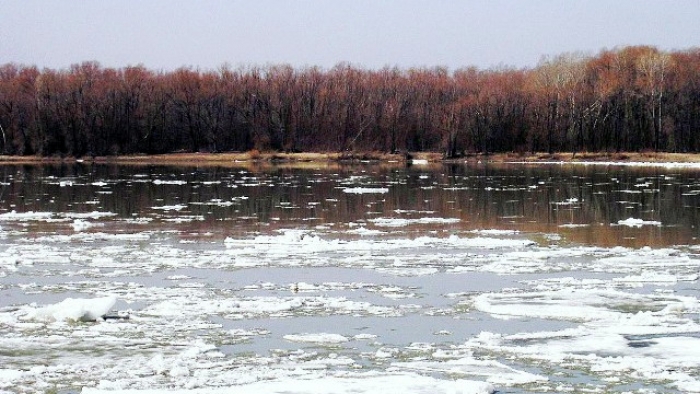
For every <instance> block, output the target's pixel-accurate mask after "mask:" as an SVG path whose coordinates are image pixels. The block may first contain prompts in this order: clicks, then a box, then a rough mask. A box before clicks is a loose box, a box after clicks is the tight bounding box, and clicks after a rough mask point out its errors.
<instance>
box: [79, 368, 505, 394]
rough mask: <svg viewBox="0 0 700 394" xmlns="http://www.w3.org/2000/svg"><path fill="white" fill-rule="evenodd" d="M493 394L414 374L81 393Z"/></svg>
mask: <svg viewBox="0 0 700 394" xmlns="http://www.w3.org/2000/svg"><path fill="white" fill-rule="evenodd" d="M231 392H235V393H236V394H259V393H269V394H330V393H333V394H386V393H431V394H454V393H460V394H490V393H493V392H494V386H493V385H492V384H490V383H486V382H477V381H471V380H462V379H458V380H442V379H435V378H432V377H428V376H422V375H418V374H415V373H410V372H408V373H382V374H379V373H375V372H371V373H363V374H360V373H354V374H347V375H345V376H326V375H324V374H319V375H311V376H309V377H295V376H290V377H289V378H282V379H276V380H272V381H259V382H254V383H248V384H242V385H235V386H230V387H219V388H206V389H172V388H168V389H143V390H138V389H132V390H129V389H121V390H119V389H117V390H114V389H104V390H102V389H97V388H89V387H85V388H83V391H82V394H228V393H231Z"/></svg>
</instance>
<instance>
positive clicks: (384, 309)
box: [0, 165, 700, 394]
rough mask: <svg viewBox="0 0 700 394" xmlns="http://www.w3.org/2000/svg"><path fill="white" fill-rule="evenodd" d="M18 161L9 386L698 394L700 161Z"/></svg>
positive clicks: (6, 389) (1, 359) (7, 279)
mask: <svg viewBox="0 0 700 394" xmlns="http://www.w3.org/2000/svg"><path fill="white" fill-rule="evenodd" d="M0 171H1V172H2V185H0V188H1V190H0V393H61V394H69V393H73V394H75V393H85V394H88V393H91V394H97V393H142V394H145V393H168V394H173V393H174V394H181V393H182V394H185V393H190V394H193V393H197V394H208V393H222V394H223V393H230V392H236V393H299V394H301V393H382V394H385V393H464V394H467V393H493V392H496V393H545V392H548V393H552V392H556V393H617V392H619V393H698V392H700V317H699V316H700V304H699V303H698V297H699V296H700V293H699V286H698V274H699V273H700V271H699V270H700V268H699V264H698V263H699V262H700V255H699V253H700V248H699V247H698V246H697V236H698V234H699V233H700V230H699V229H698V224H699V221H700V212H699V209H700V200H699V198H700V197H698V196H699V195H700V171H698V170H693V169H685V168H681V167H668V168H665V167H654V168H648V167H630V166H625V167H623V166H614V165H596V166H561V165H540V166H528V165H486V166H484V165H471V166H466V165H465V166H450V167H448V166H439V167H428V166H414V167H409V168H403V167H397V168H392V167H379V166H364V167H362V166H356V167H326V168H296V169H294V168H284V167H269V168H242V167H241V168H236V167H231V168H208V167H205V168H196V167H192V168H182V167H179V168H176V167H171V168H167V167H110V166H94V167H93V166H81V165H78V166H56V167H50V166H27V167H19V166H17V167H15V166H4V167H0Z"/></svg>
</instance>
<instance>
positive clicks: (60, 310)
mask: <svg viewBox="0 0 700 394" xmlns="http://www.w3.org/2000/svg"><path fill="white" fill-rule="evenodd" d="M116 302H117V299H116V298H115V297H103V298H92V299H81V298H66V299H65V300H63V301H61V302H59V303H58V304H53V305H48V306H45V307H43V308H37V309H30V310H29V312H28V313H27V314H26V315H25V316H24V319H26V320H38V321H71V320H72V321H95V320H99V319H101V318H102V316H104V315H105V314H107V312H109V311H110V310H111V309H112V307H113V306H114V304H115V303H116Z"/></svg>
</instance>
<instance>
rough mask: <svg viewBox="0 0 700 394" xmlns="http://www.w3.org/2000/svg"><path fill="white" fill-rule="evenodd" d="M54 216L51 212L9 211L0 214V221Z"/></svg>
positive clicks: (44, 218)
mask: <svg viewBox="0 0 700 394" xmlns="http://www.w3.org/2000/svg"><path fill="white" fill-rule="evenodd" d="M53 216H54V214H53V212H34V211H28V212H17V211H14V210H12V211H10V212H6V213H3V214H0V221H20V222H24V221H29V220H47V219H51V218H52V217H53Z"/></svg>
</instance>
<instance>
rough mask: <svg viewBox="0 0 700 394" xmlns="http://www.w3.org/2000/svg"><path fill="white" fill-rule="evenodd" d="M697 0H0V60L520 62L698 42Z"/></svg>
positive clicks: (203, 64)
mask: <svg viewBox="0 0 700 394" xmlns="http://www.w3.org/2000/svg"><path fill="white" fill-rule="evenodd" d="M699 21H700V1H699V0H673V1H664V0H655V1H650V0H578V1H574V0H568V1H565V0H561V1H551V0H512V1H505V0H488V1H487V0H484V1H468V0H454V1H448V0H430V1H429V0H426V1H416V0H354V1H345V0H286V1H284V0H248V1H237V0H221V1H206V0H200V1H196V0H184V1H174V0H152V1H149V0H118V1H115V0H101V1H90V0H85V1H77V0H60V1H58V0H56V1H54V0H46V1H36V0H2V1H0V64H4V63H8V62H15V63H22V64H34V65H37V66H40V67H51V68H64V67H68V66H70V65H71V64H73V63H79V62H82V61H86V60H96V61H98V62H100V63H101V64H102V65H103V66H109V67H123V66H127V65H136V64H143V65H145V66H146V67H149V68H152V69H165V70H172V69H175V68H178V67H181V66H193V67H199V68H201V69H215V68H217V67H219V66H221V65H222V64H224V63H228V64H230V65H232V66H239V65H266V64H279V63H287V64H291V65H293V66H295V67H304V66H312V65H315V66H321V67H324V68H330V67H332V66H333V65H335V64H337V63H339V62H343V61H346V62H350V63H352V64H354V65H357V66H362V67H366V68H381V67H383V66H399V67H402V68H409V67H424V66H427V67H432V66H447V67H449V68H450V69H456V68H460V67H464V66H470V65H473V66H477V67H480V68H488V67H492V66H501V65H505V66H515V67H530V66H534V65H535V64H537V62H538V60H539V59H540V58H541V57H542V56H543V55H556V54H559V53H563V52H574V51H583V52H586V53H590V54H595V53H598V52H599V51H600V50H601V49H604V48H613V47H616V46H624V45H636V44H648V45H654V46H657V47H659V48H661V49H664V50H671V49H688V48H691V47H694V46H698V45H700V22H699Z"/></svg>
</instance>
